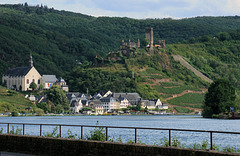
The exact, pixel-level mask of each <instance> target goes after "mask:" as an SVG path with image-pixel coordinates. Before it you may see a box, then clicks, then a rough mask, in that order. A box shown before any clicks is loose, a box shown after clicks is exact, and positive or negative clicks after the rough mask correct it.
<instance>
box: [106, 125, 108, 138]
mask: <svg viewBox="0 0 240 156" xmlns="http://www.w3.org/2000/svg"><path fill="white" fill-rule="evenodd" d="M106 141H108V128H107V127H106Z"/></svg>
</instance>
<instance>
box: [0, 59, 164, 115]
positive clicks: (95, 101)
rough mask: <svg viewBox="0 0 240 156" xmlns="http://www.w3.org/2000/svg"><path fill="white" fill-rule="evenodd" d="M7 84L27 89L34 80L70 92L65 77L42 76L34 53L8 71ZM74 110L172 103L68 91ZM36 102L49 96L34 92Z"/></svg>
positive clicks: (133, 95)
mask: <svg viewBox="0 0 240 156" xmlns="http://www.w3.org/2000/svg"><path fill="white" fill-rule="evenodd" d="M2 81H3V83H5V84H6V86H7V88H10V89H14V90H20V91H27V90H32V89H31V87H30V84H31V83H32V82H34V83H36V84H37V87H39V86H40V85H42V86H43V89H50V88H51V86H52V85H56V86H59V87H60V88H61V89H63V90H65V91H66V92H68V86H67V84H66V82H65V81H64V79H62V78H60V79H57V78H56V76H55V75H42V76H41V75H40V74H39V73H38V71H37V70H36V68H35V67H34V66H33V61H32V56H30V61H29V66H28V67H17V68H13V69H10V70H8V71H7V72H6V73H5V74H4V75H3V77H2ZM66 96H67V98H68V100H69V104H70V110H71V111H72V112H73V113H79V112H80V111H81V110H83V108H91V109H92V110H94V111H93V112H89V113H95V114H103V113H111V112H112V113H113V112H115V111H118V110H123V109H124V108H128V107H129V106H136V105H140V106H141V107H142V108H145V107H147V108H148V109H155V108H157V109H159V110H166V109H168V105H167V104H166V103H162V102H161V101H160V99H157V100H143V99H142V98H141V97H140V96H139V94H138V93H113V92H111V91H105V92H104V91H101V92H99V93H96V94H95V95H93V96H91V95H85V94H81V93H71V92H68V93H67V94H66ZM26 97H28V98H29V99H30V100H31V101H33V102H35V103H36V104H38V103H41V102H46V101H47V97H46V95H45V96H39V97H35V96H33V95H30V96H28V95H27V96H26Z"/></svg>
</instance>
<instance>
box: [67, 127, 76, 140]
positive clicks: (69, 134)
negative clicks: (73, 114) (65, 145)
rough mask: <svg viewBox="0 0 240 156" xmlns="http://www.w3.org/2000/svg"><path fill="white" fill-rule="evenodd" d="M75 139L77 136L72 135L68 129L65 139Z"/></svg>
mask: <svg viewBox="0 0 240 156" xmlns="http://www.w3.org/2000/svg"><path fill="white" fill-rule="evenodd" d="M76 137H77V134H72V131H71V130H70V129H68V131H67V136H66V137H65V138H68V139H75V138H76Z"/></svg>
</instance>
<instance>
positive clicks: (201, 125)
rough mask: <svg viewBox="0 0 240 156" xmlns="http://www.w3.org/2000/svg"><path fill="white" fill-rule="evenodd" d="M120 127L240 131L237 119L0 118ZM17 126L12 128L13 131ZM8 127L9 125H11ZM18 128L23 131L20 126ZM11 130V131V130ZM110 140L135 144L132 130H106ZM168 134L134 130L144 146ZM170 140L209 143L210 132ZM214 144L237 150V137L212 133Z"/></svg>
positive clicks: (28, 129) (32, 129) (31, 130)
mask: <svg viewBox="0 0 240 156" xmlns="http://www.w3.org/2000/svg"><path fill="white" fill-rule="evenodd" d="M97 121H98V122H99V125H100V126H120V127H147V128H172V129H191V130H212V131H229V132H240V120H222V119H204V118H202V117H201V116H176V115H175V116H174V115H173V116H154V115H150V116H40V117H37V116H36V117H35V116H34V117H0V122H7V123H35V124H71V125H96V123H97ZM16 126H17V125H15V128H16ZM6 127H7V126H6V125H3V124H0V130H1V128H3V132H4V133H6V132H7V128H6ZM10 127H11V126H10ZM55 127H56V126H43V134H46V133H47V132H52V131H53V129H54V128H55ZM19 128H22V126H21V125H19ZM39 129H40V128H39V126H27V125H26V126H25V134H28V135H39V132H40V130H39ZM10 130H11V128H10ZM68 130H70V131H71V132H72V134H77V135H78V136H80V134H81V133H80V128H79V127H62V135H63V136H66V135H67V131H68ZM90 130H92V129H91V128H84V130H83V132H84V136H85V135H87V134H89V131H90ZM108 134H109V136H110V138H112V139H113V140H114V141H117V140H118V138H119V137H120V138H121V139H122V141H123V142H128V141H130V140H132V141H134V129H113V128H110V129H109V130H108ZM168 134H169V133H168V131H164V130H161V131H158V130H137V137H138V142H142V143H146V144H152V145H153V144H159V143H160V142H161V140H163V139H164V138H168ZM171 135H172V138H177V139H178V140H180V142H181V143H182V144H183V143H184V144H186V145H187V146H191V145H192V144H194V143H202V142H203V141H205V140H208V142H210V139H209V138H210V134H209V133H200V132H182V131H172V132H171ZM213 143H214V144H216V145H218V146H221V147H226V146H228V145H230V146H234V147H236V148H238V149H240V135H236V134H213Z"/></svg>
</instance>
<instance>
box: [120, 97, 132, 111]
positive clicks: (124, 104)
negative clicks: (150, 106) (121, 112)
mask: <svg viewBox="0 0 240 156" xmlns="http://www.w3.org/2000/svg"><path fill="white" fill-rule="evenodd" d="M118 101H119V102H120V109H122V108H127V107H128V106H130V102H129V101H128V99H127V98H125V97H122V96H119V97H118Z"/></svg>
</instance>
